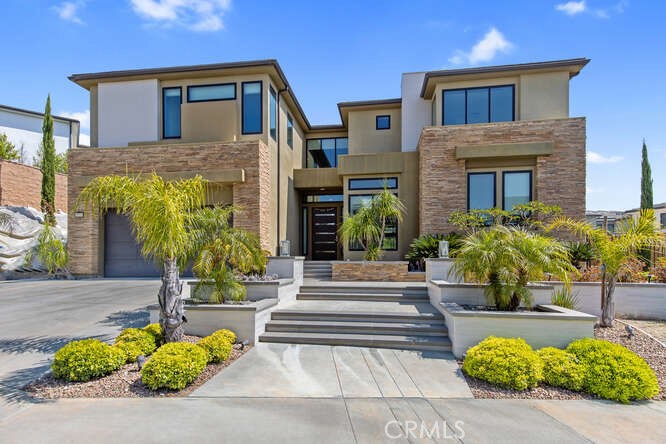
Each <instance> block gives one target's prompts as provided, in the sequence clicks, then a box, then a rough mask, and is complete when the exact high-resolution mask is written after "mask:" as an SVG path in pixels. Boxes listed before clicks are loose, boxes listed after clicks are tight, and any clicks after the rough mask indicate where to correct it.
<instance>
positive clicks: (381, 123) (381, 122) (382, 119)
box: [375, 116, 391, 130]
mask: <svg viewBox="0 0 666 444" xmlns="http://www.w3.org/2000/svg"><path fill="white" fill-rule="evenodd" d="M375 128H376V129H378V130H387V129H391V116H377V117H376V118H375Z"/></svg>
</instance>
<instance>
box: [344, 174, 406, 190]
mask: <svg viewBox="0 0 666 444" xmlns="http://www.w3.org/2000/svg"><path fill="white" fill-rule="evenodd" d="M359 180H381V181H383V182H385V183H386V182H388V181H389V180H395V186H388V185H387V186H386V189H388V190H397V189H398V177H397V176H388V177H355V178H353V179H348V181H347V189H348V190H349V191H366V190H379V191H381V190H383V189H384V187H363V188H352V183H353V182H355V181H359Z"/></svg>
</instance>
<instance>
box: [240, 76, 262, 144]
mask: <svg viewBox="0 0 666 444" xmlns="http://www.w3.org/2000/svg"><path fill="white" fill-rule="evenodd" d="M242 90H243V104H242V105H243V111H242V120H243V125H242V126H243V134H261V133H262V131H263V128H262V124H261V114H262V112H261V111H262V110H261V82H260V81H259V82H243V85H242Z"/></svg>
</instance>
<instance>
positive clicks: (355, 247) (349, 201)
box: [347, 188, 400, 251]
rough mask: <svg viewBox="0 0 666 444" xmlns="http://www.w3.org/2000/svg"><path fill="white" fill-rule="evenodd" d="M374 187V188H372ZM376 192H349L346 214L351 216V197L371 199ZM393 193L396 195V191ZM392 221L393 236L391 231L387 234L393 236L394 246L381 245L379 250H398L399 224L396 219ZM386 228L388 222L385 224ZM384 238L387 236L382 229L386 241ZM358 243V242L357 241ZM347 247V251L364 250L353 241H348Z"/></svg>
mask: <svg viewBox="0 0 666 444" xmlns="http://www.w3.org/2000/svg"><path fill="white" fill-rule="evenodd" d="M374 189H376V188H374ZM377 194H378V193H372V194H350V195H349V196H348V197H347V205H348V206H347V212H348V215H349V216H353V214H352V205H351V200H352V197H359V196H360V197H369V198H370V199H373V198H374V197H375V196H376V195H377ZM393 194H395V195H396V196H397V195H398V194H397V193H393ZM393 223H394V224H395V236H394V235H393V233H391V236H389V237H390V238H393V237H395V248H386V249H385V248H381V246H380V248H381V250H383V251H398V247H399V245H400V243H399V235H400V225H399V223H398V221H397V220H394V221H393ZM386 228H388V224H387V226H386ZM386 239H388V238H387V237H386V231H384V241H386ZM359 244H360V242H359ZM347 248H348V250H349V251H365V250H363V248H362V247H358V246H356V245H354V242H349V244H348V245H347Z"/></svg>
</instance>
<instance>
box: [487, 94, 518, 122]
mask: <svg viewBox="0 0 666 444" xmlns="http://www.w3.org/2000/svg"><path fill="white" fill-rule="evenodd" d="M512 120H513V87H512V86H499V87H495V88H491V89H490V121H491V122H510V121H512Z"/></svg>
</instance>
